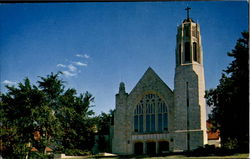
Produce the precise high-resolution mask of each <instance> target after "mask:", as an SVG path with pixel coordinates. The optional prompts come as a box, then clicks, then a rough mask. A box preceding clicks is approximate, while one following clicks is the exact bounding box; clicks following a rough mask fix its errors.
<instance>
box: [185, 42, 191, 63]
mask: <svg viewBox="0 0 250 159" xmlns="http://www.w3.org/2000/svg"><path fill="white" fill-rule="evenodd" d="M189 61H190V42H185V62H189Z"/></svg>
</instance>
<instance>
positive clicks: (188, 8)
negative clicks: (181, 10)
mask: <svg viewBox="0 0 250 159" xmlns="http://www.w3.org/2000/svg"><path fill="white" fill-rule="evenodd" d="M190 9H191V8H190V7H187V8H185V10H186V11H187V19H189V10H190Z"/></svg>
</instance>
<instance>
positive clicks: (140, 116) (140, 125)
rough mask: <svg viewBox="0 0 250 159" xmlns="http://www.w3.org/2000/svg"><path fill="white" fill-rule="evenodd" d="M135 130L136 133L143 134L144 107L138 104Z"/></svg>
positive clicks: (135, 112)
mask: <svg viewBox="0 0 250 159" xmlns="http://www.w3.org/2000/svg"><path fill="white" fill-rule="evenodd" d="M134 130H135V132H143V105H142V104H138V105H137V106H136V109H135V111H134Z"/></svg>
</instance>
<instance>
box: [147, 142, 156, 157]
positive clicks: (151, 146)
mask: <svg viewBox="0 0 250 159" xmlns="http://www.w3.org/2000/svg"><path fill="white" fill-rule="evenodd" d="M147 154H156V143H155V142H147Z"/></svg>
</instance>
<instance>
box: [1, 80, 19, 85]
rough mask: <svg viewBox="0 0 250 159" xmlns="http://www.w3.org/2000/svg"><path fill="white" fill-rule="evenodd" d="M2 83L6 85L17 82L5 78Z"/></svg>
mask: <svg viewBox="0 0 250 159" xmlns="http://www.w3.org/2000/svg"><path fill="white" fill-rule="evenodd" d="M2 83H3V84H5V85H16V84H17V83H16V82H13V81H9V80H4V81H3V82H2Z"/></svg>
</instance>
